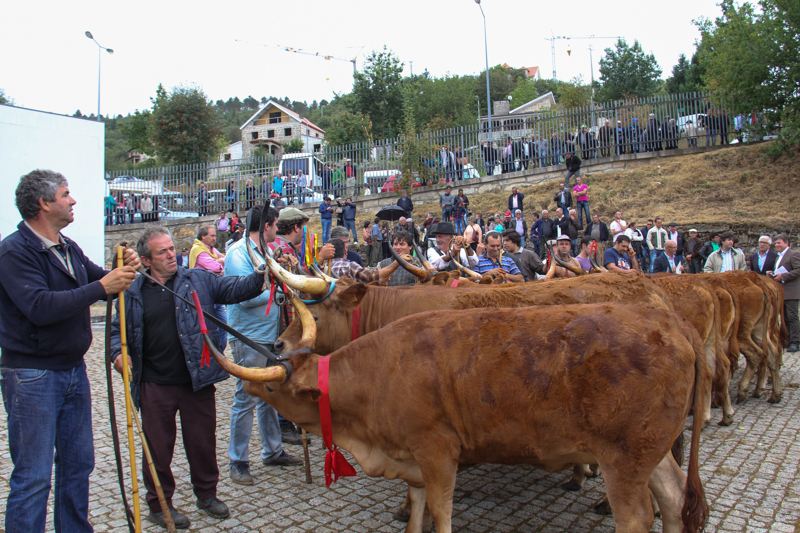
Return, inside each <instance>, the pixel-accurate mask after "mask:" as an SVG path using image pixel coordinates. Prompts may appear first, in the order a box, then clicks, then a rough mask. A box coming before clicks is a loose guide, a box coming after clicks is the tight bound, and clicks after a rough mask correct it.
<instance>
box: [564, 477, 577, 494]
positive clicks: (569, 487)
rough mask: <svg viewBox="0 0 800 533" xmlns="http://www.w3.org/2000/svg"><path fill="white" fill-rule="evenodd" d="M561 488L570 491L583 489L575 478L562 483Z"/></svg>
mask: <svg viewBox="0 0 800 533" xmlns="http://www.w3.org/2000/svg"><path fill="white" fill-rule="evenodd" d="M561 488H562V489H564V490H568V491H570V492H578V491H579V490H581V486H580V484H578V482H577V481H575V480H574V479H570V480H569V482H567V483H564V484H563V485H561Z"/></svg>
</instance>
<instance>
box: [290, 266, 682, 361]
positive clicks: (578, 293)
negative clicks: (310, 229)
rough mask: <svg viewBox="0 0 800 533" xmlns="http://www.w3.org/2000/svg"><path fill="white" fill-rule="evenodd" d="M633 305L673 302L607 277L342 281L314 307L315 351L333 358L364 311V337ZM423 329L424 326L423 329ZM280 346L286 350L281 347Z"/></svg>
mask: <svg viewBox="0 0 800 533" xmlns="http://www.w3.org/2000/svg"><path fill="white" fill-rule="evenodd" d="M602 302H629V303H636V304H638V305H643V306H646V307H652V308H656V309H665V310H667V309H672V305H671V304H670V303H669V298H668V297H667V296H666V295H665V294H664V293H663V291H661V289H659V288H658V287H657V286H656V285H655V284H654V283H653V282H652V281H651V280H649V279H647V278H646V277H645V276H638V275H632V274H615V273H607V274H603V275H602V276H580V277H577V278H572V279H559V280H552V281H538V282H528V283H514V284H505V285H498V286H485V285H473V286H469V285H468V286H466V287H463V288H462V286H461V285H459V287H458V288H457V289H453V288H450V287H436V286H430V285H426V286H423V287H420V286H412V287H372V286H369V287H367V286H364V285H361V284H358V283H355V282H353V281H352V280H349V279H340V280H339V281H337V283H336V288H335V289H334V291H333V293H332V294H331V296H330V297H329V298H327V299H326V300H324V301H323V302H322V303H319V304H315V305H311V306H309V311H311V313H312V314H313V315H314V317H315V318H316V319H317V325H318V328H319V333H318V335H317V342H316V346H315V350H316V352H317V353H319V354H323V355H325V354H328V353H331V352H332V351H334V350H336V349H338V348H341V347H342V346H344V345H346V344H347V343H348V342H350V340H351V331H352V312H353V309H355V308H356V307H360V310H361V311H360V312H361V320H360V334H361V335H364V334H366V333H369V332H371V331H375V330H376V329H379V328H381V327H383V326H385V325H386V324H389V323H391V322H394V321H395V320H398V319H400V318H403V317H405V316H409V315H412V314H414V313H421V312H423V311H429V310H433V309H469V308H478V307H525V306H530V305H553V304H571V303H576V304H577V303H602ZM420 327H424V324H420ZM300 330H301V327H300V324H299V323H294V322H293V323H292V324H290V325H289V327H288V328H287V329H286V331H284V333H283V334H282V335H281V336H280V338H279V343H278V344H277V345H276V348H277V349H280V350H281V351H282V352H283V353H287V352H290V351H292V350H294V349H296V347H297V342H298V340H299V339H300V334H301V331H300ZM281 342H282V343H283V344H281Z"/></svg>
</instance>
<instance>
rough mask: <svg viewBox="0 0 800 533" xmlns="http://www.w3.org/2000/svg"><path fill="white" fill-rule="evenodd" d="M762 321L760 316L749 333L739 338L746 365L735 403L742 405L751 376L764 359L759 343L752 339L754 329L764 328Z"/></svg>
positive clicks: (755, 333)
mask: <svg viewBox="0 0 800 533" xmlns="http://www.w3.org/2000/svg"><path fill="white" fill-rule="evenodd" d="M763 320H764V317H763V314H762V317H761V319H760V320H759V321H758V322H757V323H756V324H755V326H754V327H752V328H750V331H749V332H748V331H744V332H742V335H741V336H740V337H739V349H740V350H741V352H742V354H743V355H744V358H745V361H747V364H746V365H745V367H744V372H743V373H742V379H741V380H740V381H739V387H738V388H737V389H736V402H737V403H742V402H744V401H746V400H747V389H749V388H750V383H752V381H753V376H754V375H755V373H756V371H757V370H758V368H759V367H760V366H761V364H762V361H764V360H765V358H766V355H765V352H764V350H763V349H761V348H760V347H759V345H760V344H761V343H760V342H758V343H756V342H755V340H754V339H753V337H754V336H756V335H757V332H756V328H759V327H760V328H763V327H764V323H763ZM741 327H742V326H741V325H740V328H741ZM758 336H760V335H758ZM759 396H760V394H759Z"/></svg>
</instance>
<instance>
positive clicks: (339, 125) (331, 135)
mask: <svg viewBox="0 0 800 533" xmlns="http://www.w3.org/2000/svg"><path fill="white" fill-rule="evenodd" d="M325 141H326V142H327V143H328V144H330V145H333V146H341V145H344V144H355V143H360V142H372V122H371V121H370V120H369V118H367V117H365V116H364V115H362V114H361V113H352V112H350V113H343V114H342V115H341V116H339V117H337V118H336V119H334V121H333V126H332V127H331V128H330V129H329V130H328V131H327V133H326V134H325Z"/></svg>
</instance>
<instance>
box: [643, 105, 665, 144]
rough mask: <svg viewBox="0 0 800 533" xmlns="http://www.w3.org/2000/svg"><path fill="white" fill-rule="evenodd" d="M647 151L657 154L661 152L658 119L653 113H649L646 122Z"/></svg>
mask: <svg viewBox="0 0 800 533" xmlns="http://www.w3.org/2000/svg"><path fill="white" fill-rule="evenodd" d="M646 132H647V151H648V152H659V151H661V148H662V146H661V127H660V126H659V124H658V119H657V118H656V115H655V114H654V113H650V118H649V120H648V121H647V129H646Z"/></svg>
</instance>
